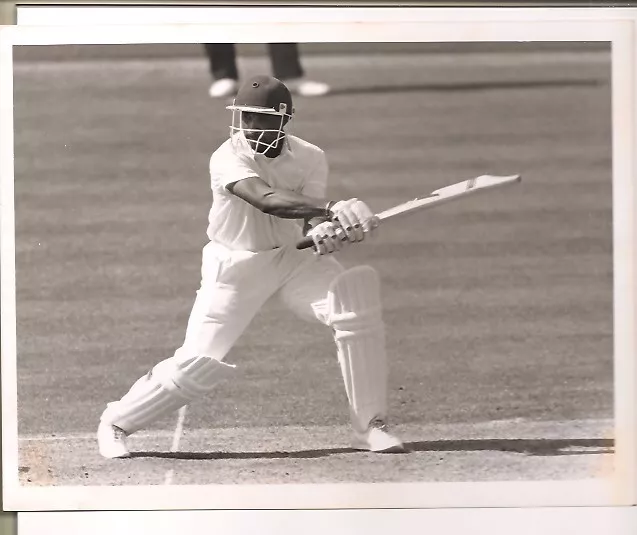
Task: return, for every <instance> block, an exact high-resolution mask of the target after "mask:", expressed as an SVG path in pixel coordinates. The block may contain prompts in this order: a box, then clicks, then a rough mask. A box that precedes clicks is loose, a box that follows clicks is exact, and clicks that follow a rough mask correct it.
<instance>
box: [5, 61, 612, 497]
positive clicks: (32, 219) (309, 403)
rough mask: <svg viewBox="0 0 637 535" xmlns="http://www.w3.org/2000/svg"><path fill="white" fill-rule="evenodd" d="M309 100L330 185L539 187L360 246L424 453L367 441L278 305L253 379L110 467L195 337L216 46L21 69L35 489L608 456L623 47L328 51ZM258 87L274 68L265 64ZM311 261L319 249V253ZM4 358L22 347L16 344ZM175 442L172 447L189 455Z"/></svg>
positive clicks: (432, 470) (29, 449) (25, 423)
mask: <svg viewBox="0 0 637 535" xmlns="http://www.w3.org/2000/svg"><path fill="white" fill-rule="evenodd" d="M305 65H306V68H307V70H308V73H309V74H310V75H311V76H312V77H316V78H319V79H322V80H325V81H327V82H329V83H331V84H332V85H333V87H334V90H335V91H334V94H333V95H331V96H330V97H327V98H324V99H316V100H312V99H298V100H297V101H296V103H295V106H296V111H297V117H296V119H295V120H294V124H293V131H294V133H295V134H297V135H300V136H301V137H303V138H305V139H308V140H309V141H311V142H313V143H316V144H318V145H319V146H321V147H323V148H324V149H325V151H326V153H327V156H328V159H329V161H330V165H331V185H330V195H331V196H332V197H333V198H340V197H345V196H358V197H359V198H362V199H364V200H365V201H367V202H368V204H369V205H370V206H372V207H373V208H374V209H376V210H382V209H384V208H387V207H389V206H391V205H392V204H395V203H398V202H401V201H403V200H407V199H410V198H413V197H415V196H417V195H422V194H424V193H428V192H429V191H431V190H433V189H436V188H439V187H441V186H445V185H448V184H451V183H454V182H458V181H460V180H465V179H468V178H471V177H473V176H477V175H480V174H503V175H506V174H514V173H520V174H522V175H523V183H522V184H521V185H518V186H515V187H512V188H506V189H503V190H501V191H500V190H499V191H494V192H493V193H489V194H485V195H483V196H479V197H475V198H473V199H468V200H465V201H460V202H458V203H454V204H449V205H446V206H444V207H441V208H439V209H435V210H432V211H426V212H424V213H421V214H417V215H414V216H412V217H410V218H406V219H402V220H399V221H398V222H396V223H395V224H394V223H388V224H387V225H384V226H383V227H382V228H381V229H380V235H379V236H378V238H377V239H376V240H375V241H374V242H370V243H363V244H361V245H360V246H357V247H352V248H350V249H349V250H347V251H346V252H344V253H343V254H342V255H341V258H342V259H343V262H344V263H345V264H347V265H351V264H354V263H356V262H365V263H369V264H371V265H372V266H374V267H375V268H376V269H377V270H378V271H379V273H380V275H381V279H382V283H383V301H384V306H385V308H384V315H385V320H386V323H387V334H388V351H389V355H390V361H391V375H390V402H391V420H392V422H393V423H394V424H395V425H396V427H397V430H399V431H401V432H402V434H403V435H404V437H405V440H406V441H407V442H408V443H409V444H410V445H411V447H412V449H413V450H414V451H413V453H411V454H409V455H406V456H385V457H381V458H379V457H375V456H373V455H371V454H365V453H356V452H353V451H352V450H349V449H348V448H347V447H348V443H349V435H348V427H347V423H348V419H347V408H346V403H345V394H344V390H343V387H342V383H341V378H340V373H339V369H338V365H337V362H336V358H335V354H334V350H333V347H332V344H331V340H330V335H329V332H327V331H326V330H325V329H324V328H322V327H321V326H320V325H318V324H317V325H312V324H306V323H303V322H302V321H301V320H299V319H297V318H295V317H294V316H293V315H292V314H291V313H289V312H288V311H286V310H284V309H283V308H282V306H281V305H280V304H279V303H277V302H272V303H270V304H268V306H267V307H266V308H265V309H264V311H263V312H262V313H261V314H260V315H259V316H258V317H257V318H256V320H255V321H254V322H253V324H252V325H251V326H250V327H249V329H248V331H247V332H246V333H245V335H244V336H243V338H241V340H240V341H239V343H238V345H237V346H236V347H235V348H234V349H233V351H232V352H231V353H230V355H228V357H227V361H228V362H232V363H234V364H236V365H237V371H236V376H235V377H234V378H233V379H228V380H226V381H224V382H223V383H222V384H220V386H219V388H217V390H216V391H215V393H214V394H213V395H211V396H209V397H208V398H207V399H206V400H204V401H203V402H201V403H197V404H195V405H193V406H191V407H189V408H188V410H187V412H186V413H185V420H184V432H183V434H182V435H181V436H180V437H179V443H178V447H175V446H176V441H175V426H176V423H177V415H176V414H175V415H173V416H171V417H170V418H167V419H164V420H162V421H160V422H158V423H157V424H156V425H155V426H153V427H152V428H151V429H149V430H146V431H144V432H142V433H140V435H139V437H135V438H134V440H133V441H132V446H133V448H134V449H135V450H136V451H139V452H141V453H139V454H138V455H137V456H135V457H134V458H132V459H130V460H126V461H106V460H104V459H101V458H100V457H99V456H98V453H97V447H96V443H95V442H94V440H93V435H94V432H95V429H96V426H97V423H98V418H99V415H100V413H101V411H102V410H103V408H104V405H105V403H106V402H108V401H112V400H114V399H118V398H119V397H120V396H121V395H122V394H124V393H125V392H126V390H127V389H128V387H129V386H130V384H132V382H133V381H134V380H135V379H137V377H139V376H140V375H141V374H143V373H145V372H146V371H147V370H148V369H149V368H150V367H151V366H152V365H153V364H155V363H156V362H158V361H159V360H162V359H164V358H166V357H168V356H170V355H171V354H172V352H173V351H174V349H175V348H177V347H178V346H179V345H180V343H181V340H182V337H183V335H184V332H185V326H186V321H187V317H188V313H189V309H190V306H191V304H192V302H193V299H194V294H195V291H196V289H197V286H198V283H199V270H200V251H201V248H202V247H203V245H205V243H206V235H205V230H206V223H207V214H208V209H209V204H210V201H211V196H210V190H209V182H208V180H209V179H208V174H207V164H208V158H209V156H210V153H211V152H212V151H213V150H214V149H215V148H216V146H217V145H219V144H220V143H221V142H222V141H223V140H224V138H225V137H226V136H227V133H228V125H229V121H230V117H229V112H227V111H226V110H225V109H224V105H225V102H217V101H212V100H211V99H210V98H209V97H208V95H207V89H208V84H209V78H208V71H207V65H206V63H205V59H204V58H203V56H202V57H201V58H200V59H197V58H185V59H172V60H171V59H166V60H159V59H155V60H148V61H135V60H133V59H130V60H126V61H124V60H121V61H97V60H94V61H84V62H63V63H54V62H35V61H30V62H18V63H17V65H16V68H15V77H14V95H15V97H14V99H15V202H16V278H17V328H18V331H17V333H18V396H19V400H18V405H19V414H18V416H19V437H20V477H21V480H22V481H23V483H24V484H27V485H56V484H65V485H68V484H71V485H87V484H89V485H102V484H127V483H152V484H165V483H173V484H185V483H218V482H222V483H235V482H263V483H270V482H285V481H291V482H320V481H321V482H323V481H330V482H334V481H348V482H351V481H362V482H367V481H481V480H487V479H489V480H492V479H505V480H514V479H541V478H547V477H548V478H554V479H564V478H569V477H595V476H597V475H600V474H602V473H607V472H608V470H609V466H611V458H612V451H613V441H612V438H613V421H612V418H613V343H612V342H613V340H612V334H613V330H612V329H613V326H612V319H613V318H612V304H613V300H612V283H613V267H612V188H611V116H610V113H611V86H610V55H609V54H608V53H604V52H599V51H587V52H585V53H581V54H580V53H575V52H534V53H527V54H525V53H507V54H497V53H495V52H488V53H486V52H485V53H480V54H444V53H437V54H434V55H427V54H413V53H412V54H405V55H402V54H393V55H387V56H384V55H370V56H361V55H358V56H356V59H355V60H353V59H352V58H351V57H348V56H339V55H332V56H320V55H319V56H312V57H307V60H306V62H305ZM240 66H241V69H242V71H243V72H244V73H257V72H260V71H263V70H266V71H267V70H269V69H268V63H267V61H266V60H265V59H263V58H258V57H251V58H245V59H242V62H241V63H240ZM308 254H309V253H308ZM3 357H5V356H4V355H3ZM171 450H176V451H171Z"/></svg>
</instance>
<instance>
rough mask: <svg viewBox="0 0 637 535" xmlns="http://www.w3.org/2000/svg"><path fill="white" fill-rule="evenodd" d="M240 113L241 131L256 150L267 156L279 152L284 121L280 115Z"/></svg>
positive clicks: (282, 137)
mask: <svg viewBox="0 0 637 535" xmlns="http://www.w3.org/2000/svg"><path fill="white" fill-rule="evenodd" d="M241 115H242V117H241V126H242V129H243V133H244V135H245V137H246V139H247V140H248V141H250V142H251V144H252V146H253V148H254V149H255V150H256V151H257V152H260V153H262V154H266V155H267V156H276V154H278V153H280V152H281V147H282V146H283V143H282V141H283V139H284V137H285V135H284V133H283V126H284V123H285V121H284V120H282V119H283V118H282V117H281V116H280V115H268V114H265V113H250V112H243V113H242V114H241ZM275 153H276V154H275Z"/></svg>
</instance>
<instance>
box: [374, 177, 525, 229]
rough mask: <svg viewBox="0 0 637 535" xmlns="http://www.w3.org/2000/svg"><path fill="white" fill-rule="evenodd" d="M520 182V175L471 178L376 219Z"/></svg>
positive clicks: (404, 204) (410, 202) (379, 215)
mask: <svg viewBox="0 0 637 535" xmlns="http://www.w3.org/2000/svg"><path fill="white" fill-rule="evenodd" d="M521 180H522V177H521V176H520V175H509V176H496V175H482V176H479V177H476V178H471V179H469V180H465V181H463V182H458V183H457V184H452V185H450V186H445V187H444V188H440V189H437V190H435V191H432V192H431V193H430V194H429V195H428V196H427V197H418V198H416V199H413V200H411V201H407V202H404V203H401V204H398V205H396V206H393V207H392V208H389V209H387V210H384V211H383V212H380V213H379V214H377V215H378V218H379V219H380V220H381V221H383V220H385V219H390V218H394V217H397V216H401V215H408V214H411V213H412V212H416V211H419V210H422V209H425V208H431V207H433V206H439V205H441V204H444V203H446V202H449V201H453V200H456V199H458V198H460V197H466V196H468V195H473V194H475V193H479V192H484V191H487V190H490V189H493V188H498V187H502V186H506V185H511V184H517V183H518V182H520V181H521Z"/></svg>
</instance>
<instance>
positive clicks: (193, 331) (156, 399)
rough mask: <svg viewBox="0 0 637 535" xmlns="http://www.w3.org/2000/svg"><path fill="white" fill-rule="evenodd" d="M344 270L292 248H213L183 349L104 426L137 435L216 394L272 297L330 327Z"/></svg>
mask: <svg viewBox="0 0 637 535" xmlns="http://www.w3.org/2000/svg"><path fill="white" fill-rule="evenodd" d="M343 271H344V268H343V267H342V266H341V265H340V264H339V263H338V262H337V261H336V260H335V259H334V258H332V257H327V256H321V257H316V256H314V255H312V254H311V253H310V252H309V251H307V250H305V251H299V250H297V249H296V248H295V247H294V245H292V246H287V247H282V248H279V249H273V250H270V251H262V252H250V251H233V250H230V249H228V248H226V247H224V246H222V245H220V244H217V243H214V242H210V243H208V244H207V245H206V246H205V247H204V249H203V253H202V268H201V286H200V289H199V290H198V291H197V297H196V299H195V303H194V305H193V308H192V311H191V313H190V318H189V320H188V327H187V329H186V336H185V339H184V342H183V344H182V346H181V347H180V348H179V349H178V350H177V351H176V352H175V354H174V355H173V356H172V357H170V358H168V359H165V360H163V361H162V362H160V363H158V364H157V365H156V366H154V367H153V369H152V370H151V371H150V372H149V373H148V374H146V375H145V376H143V377H141V378H140V379H138V380H137V382H136V383H135V384H134V385H133V386H132V387H131V389H130V390H129V392H128V393H127V394H126V395H125V396H124V397H123V398H122V399H120V400H119V401H116V402H112V403H109V404H108V406H107V408H106V410H105V411H104V413H103V414H102V420H103V421H107V422H109V423H111V424H112V425H116V426H118V427H120V428H122V429H123V430H124V431H125V432H127V433H133V432H135V431H137V430H139V429H141V428H143V427H146V426H147V425H149V424H150V423H152V422H153V421H154V420H156V419H158V418H161V417H163V416H166V415H167V414H170V413H171V412H173V411H175V410H177V409H179V408H180V407H182V406H183V405H186V404H188V403H190V402H191V401H194V400H195V399H197V398H199V397H201V396H203V395H205V394H206V393H208V392H209V391H211V390H212V389H213V387H214V385H215V384H216V383H217V382H218V381H219V379H221V378H222V377H223V376H224V374H227V373H228V371H229V370H232V369H233V367H232V366H231V365H227V364H225V363H223V359H224V357H225V356H226V355H227V353H228V352H229V351H230V349H231V348H232V346H233V345H234V344H235V342H236V341H237V339H238V338H239V337H240V336H241V334H242V333H243V332H244V331H245V329H246V327H247V326H248V325H249V323H250V321H251V320H252V319H253V318H254V316H255V314H256V313H257V312H258V311H259V309H260V308H261V307H262V306H263V305H264V304H265V302H266V301H267V300H268V299H270V298H271V297H273V296H277V297H279V298H280V299H281V300H282V301H283V302H284V303H285V304H286V305H287V306H288V307H289V308H290V309H291V310H292V311H294V312H295V313H296V314H297V315H299V316H300V317H302V318H304V319H306V320H313V321H316V320H317V319H318V320H319V321H320V322H322V323H324V324H328V322H329V321H330V319H329V317H328V316H329V310H328V308H329V305H328V299H327V297H328V292H329V288H330V284H331V283H332V281H333V280H335V279H336V278H337V277H338V275H339V274H341V273H342V272H343Z"/></svg>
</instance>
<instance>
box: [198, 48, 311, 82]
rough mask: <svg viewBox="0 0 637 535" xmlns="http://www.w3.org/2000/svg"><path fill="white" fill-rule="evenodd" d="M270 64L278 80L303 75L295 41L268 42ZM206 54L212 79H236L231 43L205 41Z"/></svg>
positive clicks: (233, 52) (233, 50)
mask: <svg viewBox="0 0 637 535" xmlns="http://www.w3.org/2000/svg"><path fill="white" fill-rule="evenodd" d="M267 46H268V52H269V54H270V62H271V64H272V74H273V76H274V77H275V78H278V79H279V80H290V79H293V78H300V77H301V76H303V68H302V67H301V60H300V59H299V48H298V46H297V44H296V43H268V45H267ZM204 48H205V50H206V56H208V62H209V64H210V74H211V75H212V78H213V79H214V80H219V79H221V78H232V79H233V80H237V79H238V78H239V73H238V72H237V58H236V51H235V47H234V44H232V43H205V44H204Z"/></svg>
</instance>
